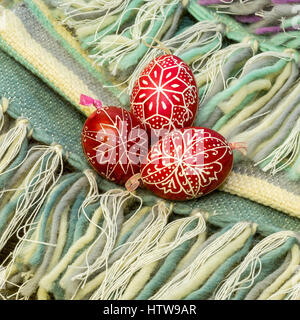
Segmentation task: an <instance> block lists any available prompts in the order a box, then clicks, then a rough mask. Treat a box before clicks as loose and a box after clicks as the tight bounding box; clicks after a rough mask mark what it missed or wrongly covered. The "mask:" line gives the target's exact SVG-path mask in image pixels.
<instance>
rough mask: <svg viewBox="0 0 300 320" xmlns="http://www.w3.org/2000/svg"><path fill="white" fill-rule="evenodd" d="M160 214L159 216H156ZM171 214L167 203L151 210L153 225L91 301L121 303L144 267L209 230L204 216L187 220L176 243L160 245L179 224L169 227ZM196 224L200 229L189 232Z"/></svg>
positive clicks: (185, 219) (148, 227)
mask: <svg viewBox="0 0 300 320" xmlns="http://www.w3.org/2000/svg"><path fill="white" fill-rule="evenodd" d="M156 211H157V212H156ZM170 212H171V210H170V209H168V208H167V207H166V205H165V203H164V202H160V203H158V204H157V205H155V206H154V207H153V208H152V212H151V214H152V221H151V222H150V223H149V224H148V226H147V227H146V228H145V229H144V230H143V232H142V233H141V234H140V235H139V236H138V237H137V238H136V239H135V240H134V241H133V242H132V243H131V244H130V245H129V248H128V249H127V250H126V252H125V253H124V254H123V256H122V258H120V259H119V260H118V261H116V262H115V263H114V264H113V265H112V266H111V267H110V268H109V269H108V270H107V272H106V275H105V279H104V280H103V282H102V283H101V285H100V287H99V288H98V289H97V290H96V291H95V292H94V293H93V295H92V296H91V298H90V299H91V300H108V299H113V300H115V299H116V300H118V299H120V298H121V297H122V295H123V293H124V292H125V290H126V288H127V286H128V285H129V283H130V280H131V278H132V276H133V275H134V274H135V273H136V272H137V271H138V270H140V269H141V268H143V267H144V266H146V265H148V264H150V263H153V262H155V261H158V260H160V259H163V258H165V257H166V256H167V255H168V254H169V253H170V252H171V251H172V250H174V249H175V248H176V247H178V246H179V245H181V244H182V243H183V242H185V241H186V240H188V239H191V238H193V237H195V236H197V235H198V234H200V233H202V232H204V231H205V229H206V223H205V220H204V218H203V216H202V215H201V216H193V217H189V218H184V219H183V221H184V223H183V224H182V225H181V226H180V228H179V230H178V231H177V234H176V237H175V239H174V240H173V241H172V242H170V243H159V239H160V238H161V236H162V235H163V234H164V233H166V232H167V231H168V230H169V229H170V228H172V227H173V225H174V224H176V223H178V221H174V222H172V223H169V224H167V219H168V216H169V214H170ZM194 220H198V224H197V226H196V227H195V228H194V229H193V230H192V231H189V232H184V230H185V228H186V227H187V226H188V225H189V223H191V222H192V221H194Z"/></svg>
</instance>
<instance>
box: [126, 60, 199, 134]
mask: <svg viewBox="0 0 300 320" xmlns="http://www.w3.org/2000/svg"><path fill="white" fill-rule="evenodd" d="M198 102H199V93H198V88H197V84H196V80H195V78H194V75H193V73H192V70H191V68H190V67H189V66H188V65H187V64H186V63H185V62H184V61H182V60H181V59H179V58H178V57H176V56H173V55H164V56H160V57H158V58H155V59H154V60H152V62H150V64H149V65H148V66H147V67H146V68H145V69H144V71H143V72H142V73H141V75H140V76H139V78H138V80H137V82H136V84H135V86H134V88H133V91H132V95H131V111H132V112H133V114H134V115H135V116H136V117H137V118H138V119H139V120H140V121H141V123H142V124H144V125H145V127H146V128H147V131H148V133H150V132H151V131H152V132H153V131H154V132H155V134H156V136H158V135H160V136H163V135H165V134H166V133H168V132H170V131H172V130H173V129H180V128H184V127H188V126H191V125H192V123H193V121H194V119H195V116H196V112H197V108H198Z"/></svg>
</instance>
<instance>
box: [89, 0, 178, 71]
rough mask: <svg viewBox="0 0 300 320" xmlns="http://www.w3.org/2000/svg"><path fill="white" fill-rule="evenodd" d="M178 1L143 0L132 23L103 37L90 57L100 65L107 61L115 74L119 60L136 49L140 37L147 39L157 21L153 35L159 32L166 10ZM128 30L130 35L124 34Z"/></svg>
mask: <svg viewBox="0 0 300 320" xmlns="http://www.w3.org/2000/svg"><path fill="white" fill-rule="evenodd" d="M178 3H179V0H145V4H143V5H142V6H141V7H140V8H137V15H136V17H135V21H134V23H133V25H131V26H129V27H127V28H125V29H124V30H123V31H122V32H121V33H120V34H117V35H114V36H106V37H103V38H102V39H101V40H100V42H99V43H98V46H97V48H98V49H99V51H98V52H97V53H96V54H94V55H91V58H93V59H95V60H96V61H97V62H98V64H99V65H100V66H102V65H104V64H105V63H109V64H110V67H111V69H110V71H111V73H112V74H113V75H116V74H117V70H118V67H119V64H120V62H121V60H122V59H123V58H124V57H125V56H126V55H127V54H128V53H130V52H131V51H133V50H134V49H136V48H137V47H138V46H139V45H140V44H141V41H142V39H144V40H147V39H148V36H149V32H150V31H151V29H152V28H153V26H154V25H155V24H156V23H157V22H159V21H161V22H162V24H161V26H160V28H159V29H158V31H157V32H156V35H155V37H156V36H157V35H159V34H160V32H161V30H162V28H163V26H164V23H165V22H166V20H167V13H168V11H169V10H170V9H171V7H172V6H174V5H176V4H178ZM128 32H129V33H130V37H126V36H124V34H127V33H128ZM148 51H149V50H148Z"/></svg>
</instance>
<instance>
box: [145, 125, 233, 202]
mask: <svg viewBox="0 0 300 320" xmlns="http://www.w3.org/2000/svg"><path fill="white" fill-rule="evenodd" d="M232 166H233V152H232V148H231V146H230V145H229V143H228V142H227V141H226V139H225V138H224V137H223V136H221V135H220V134H219V133H217V132H215V131H213V130H211V129H208V128H201V127H198V128H197V127H191V128H184V129H177V130H174V131H172V132H171V133H169V134H168V135H166V136H165V137H164V138H162V139H161V140H159V141H158V142H157V143H156V144H154V145H153V146H152V148H151V150H150V151H149V153H148V155H147V157H146V160H144V161H143V163H142V165H141V179H142V182H143V184H144V185H145V186H146V187H147V188H148V189H149V190H151V191H152V192H153V193H155V194H156V195H158V196H160V197H162V198H165V199H169V200H188V199H194V198H198V197H200V196H203V195H205V194H207V193H209V192H211V191H213V190H215V189H216V188H218V187H219V185H220V184H221V183H222V182H223V181H224V180H225V179H226V177H227V176H228V174H229V173H230V171H231V169H232Z"/></svg>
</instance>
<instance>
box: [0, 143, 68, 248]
mask: <svg viewBox="0 0 300 320" xmlns="http://www.w3.org/2000/svg"><path fill="white" fill-rule="evenodd" d="M35 152H39V153H40V157H39V158H38V159H37V161H36V162H35V163H34V164H33V165H32V166H31V169H30V170H29V172H28V173H27V175H26V177H25V179H24V180H23V182H22V184H21V185H20V187H18V188H15V189H4V190H2V191H1V194H0V195H1V196H2V195H3V194H5V193H6V192H10V191H15V193H14V195H13V196H12V197H11V199H10V201H9V202H8V203H7V205H6V206H5V207H4V208H3V210H5V212H6V214H7V213H9V212H10V210H11V208H10V207H11V204H10V202H11V203H12V205H13V203H16V204H15V206H14V209H13V211H12V212H11V213H10V215H12V217H11V219H10V220H9V221H7V223H8V224H7V223H6V225H5V224H4V230H3V231H2V233H1V236H0V251H1V250H2V248H3V247H4V245H5V244H6V243H7V241H8V240H9V239H10V237H11V236H12V235H13V234H14V233H15V232H16V231H17V230H18V228H19V227H20V226H21V225H22V228H24V230H25V232H26V226H27V225H28V226H30V224H31V223H32V221H33V220H34V218H35V216H36V214H37V213H38V212H39V209H40V208H41V206H42V205H43V203H44V201H45V199H46V196H47V194H48V193H49V192H50V191H51V189H52V188H53V187H54V186H55V185H56V183H57V181H58V179H59V178H60V176H61V175H62V172H63V159H62V147H61V146H60V145H52V146H50V147H48V146H42V145H41V146H34V147H32V148H31V149H30V150H29V152H28V155H27V157H26V158H25V160H23V161H22V162H21V164H19V165H18V166H17V167H16V168H19V167H21V166H22V164H23V163H24V162H25V161H26V160H27V158H28V156H29V155H30V154H33V153H35ZM16 168H14V169H16ZM2 222H3V221H2Z"/></svg>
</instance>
